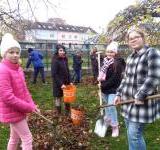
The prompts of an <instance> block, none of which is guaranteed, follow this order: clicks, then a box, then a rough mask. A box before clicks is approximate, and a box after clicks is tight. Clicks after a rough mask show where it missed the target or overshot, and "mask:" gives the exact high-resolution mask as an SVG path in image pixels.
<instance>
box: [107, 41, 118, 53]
mask: <svg viewBox="0 0 160 150" xmlns="http://www.w3.org/2000/svg"><path fill="white" fill-rule="evenodd" d="M106 51H113V52H115V53H118V43H117V42H115V41H113V42H111V43H110V44H109V45H108V46H107V48H106Z"/></svg>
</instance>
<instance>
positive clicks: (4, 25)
mask: <svg viewBox="0 0 160 150" xmlns="http://www.w3.org/2000/svg"><path fill="white" fill-rule="evenodd" d="M39 3H41V5H43V6H44V7H45V8H46V9H45V10H43V11H47V10H48V9H49V8H52V9H53V10H56V9H57V6H56V5H55V4H53V3H52V2H51V1H50V0H34V1H33V0H0V28H1V30H0V34H1V35H2V34H3V33H4V32H6V31H10V32H12V33H13V34H16V35H22V34H23V32H24V30H25V29H28V28H29V27H30V25H31V23H32V21H38V19H37V18H36V16H35V11H37V10H38V9H39V8H38V7H37V5H38V4H39Z"/></svg>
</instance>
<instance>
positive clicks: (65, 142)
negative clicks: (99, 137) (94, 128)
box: [29, 111, 90, 150]
mask: <svg viewBox="0 0 160 150" xmlns="http://www.w3.org/2000/svg"><path fill="white" fill-rule="evenodd" d="M41 114H42V115H44V116H45V117H46V118H48V119H50V120H52V121H53V124H51V123H49V122H47V121H45V120H44V119H43V118H41V117H40V116H38V115H37V114H34V115H32V116H30V117H29V127H30V129H31V131H32V135H33V139H34V142H33V149H34V150H37V149H38V150H52V149H54V150H59V149H61V150H63V149H65V150H72V149H76V150H78V149H86V148H88V147H89V142H88V140H89V137H90V133H89V120H88V119H87V118H86V117H84V119H83V121H82V123H81V125H79V126H76V125H73V123H72V120H71V118H70V117H67V116H64V115H61V116H57V114H56V113H54V112H52V111H45V112H41Z"/></svg>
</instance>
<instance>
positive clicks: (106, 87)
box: [101, 58, 125, 94]
mask: <svg viewBox="0 0 160 150" xmlns="http://www.w3.org/2000/svg"><path fill="white" fill-rule="evenodd" d="M124 69H125V61H124V59H123V58H115V59H114V63H113V64H112V65H110V66H109V68H108V70H107V72H106V79H105V81H102V82H101V89H102V93H104V94H115V93H116V90H117V88H118V87H119V85H120V83H121V80H122V72H123V71H124Z"/></svg>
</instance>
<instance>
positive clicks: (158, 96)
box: [98, 94, 160, 108]
mask: <svg viewBox="0 0 160 150" xmlns="http://www.w3.org/2000/svg"><path fill="white" fill-rule="evenodd" d="M157 98H160V94H157V95H151V96H147V97H146V100H149V99H150V100H153V99H157ZM130 103H134V100H133V99H131V100H127V101H122V102H120V103H118V104H117V105H115V104H108V105H101V106H100V107H98V108H104V107H110V106H118V105H123V104H130Z"/></svg>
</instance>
